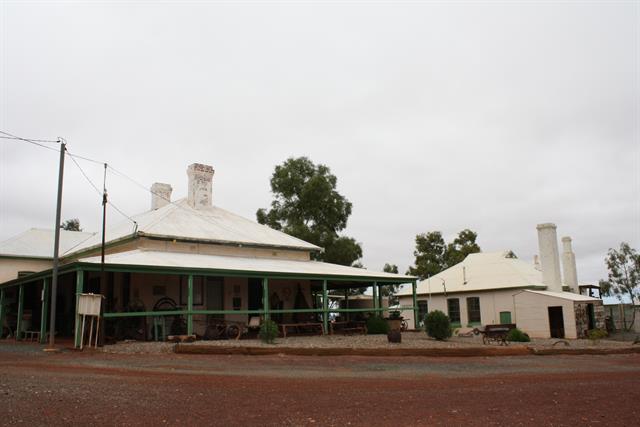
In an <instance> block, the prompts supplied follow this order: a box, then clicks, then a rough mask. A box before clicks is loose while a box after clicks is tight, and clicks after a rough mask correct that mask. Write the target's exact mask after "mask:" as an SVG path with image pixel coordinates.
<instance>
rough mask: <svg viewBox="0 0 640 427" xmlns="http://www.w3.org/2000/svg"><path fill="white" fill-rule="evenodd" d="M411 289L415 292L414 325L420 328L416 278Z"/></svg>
mask: <svg viewBox="0 0 640 427" xmlns="http://www.w3.org/2000/svg"><path fill="white" fill-rule="evenodd" d="M411 290H412V292H413V327H414V328H415V329H418V325H419V324H420V323H419V319H418V296H417V295H416V281H415V280H414V281H413V282H412V283H411Z"/></svg>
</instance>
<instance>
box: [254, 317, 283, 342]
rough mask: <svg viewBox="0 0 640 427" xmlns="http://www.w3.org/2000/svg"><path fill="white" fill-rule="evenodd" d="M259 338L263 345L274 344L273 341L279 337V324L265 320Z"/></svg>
mask: <svg viewBox="0 0 640 427" xmlns="http://www.w3.org/2000/svg"><path fill="white" fill-rule="evenodd" d="M258 336H259V337H260V339H261V340H262V342H263V343H266V344H273V341H274V340H275V339H276V337H277V336H278V324H277V323H276V322H274V321H273V320H265V321H264V322H262V325H260V332H259V333H258Z"/></svg>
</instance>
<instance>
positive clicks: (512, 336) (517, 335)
mask: <svg viewBox="0 0 640 427" xmlns="http://www.w3.org/2000/svg"><path fill="white" fill-rule="evenodd" d="M507 341H513V342H529V341H531V338H529V335H527V334H525V333H524V332H522V331H521V330H520V329H518V328H513V329H512V330H510V331H509V333H508V334H507Z"/></svg>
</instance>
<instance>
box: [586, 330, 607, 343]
mask: <svg viewBox="0 0 640 427" xmlns="http://www.w3.org/2000/svg"><path fill="white" fill-rule="evenodd" d="M607 336H609V334H608V333H607V331H605V330H604V329H591V330H590V331H589V332H587V337H588V338H589V339H590V340H593V341H597V340H600V339H602V338H606V337H607Z"/></svg>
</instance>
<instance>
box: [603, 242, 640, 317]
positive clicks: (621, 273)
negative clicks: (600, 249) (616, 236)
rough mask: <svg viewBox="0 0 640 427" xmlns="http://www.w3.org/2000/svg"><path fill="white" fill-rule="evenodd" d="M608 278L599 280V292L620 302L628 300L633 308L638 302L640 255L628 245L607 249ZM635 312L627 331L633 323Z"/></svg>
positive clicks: (639, 292) (639, 299)
mask: <svg viewBox="0 0 640 427" xmlns="http://www.w3.org/2000/svg"><path fill="white" fill-rule="evenodd" d="M605 263H606V264H607V269H608V270H609V275H608V276H609V277H608V279H607V280H600V292H601V293H602V295H605V296H615V297H617V298H618V299H619V300H620V301H623V300H624V299H626V298H628V299H629V300H630V302H631V304H632V306H635V305H636V304H638V302H639V301H640V254H638V252H637V251H636V250H635V249H634V248H632V247H631V246H630V245H629V244H628V243H625V242H622V243H620V249H617V250H616V249H609V252H608V253H607V257H606V258H605ZM635 315H636V310H633V319H632V320H631V323H630V324H629V329H630V328H631V327H632V325H633V324H634V321H635Z"/></svg>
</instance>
